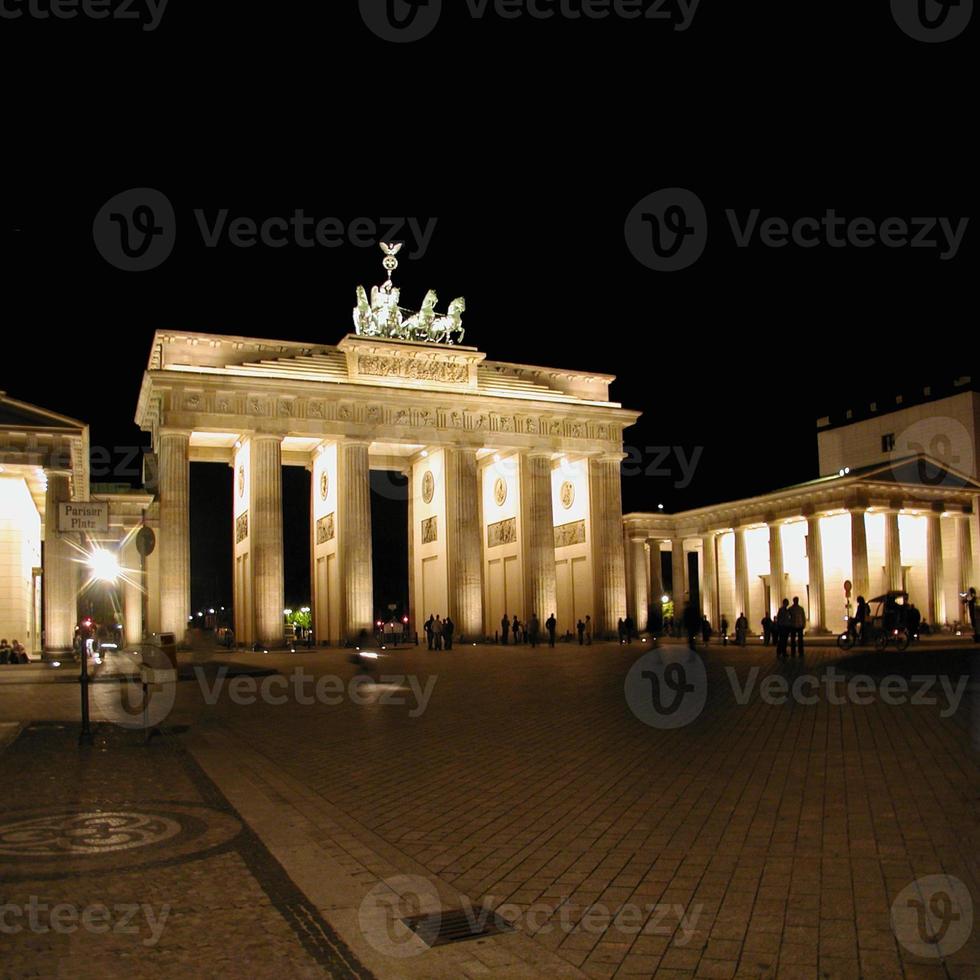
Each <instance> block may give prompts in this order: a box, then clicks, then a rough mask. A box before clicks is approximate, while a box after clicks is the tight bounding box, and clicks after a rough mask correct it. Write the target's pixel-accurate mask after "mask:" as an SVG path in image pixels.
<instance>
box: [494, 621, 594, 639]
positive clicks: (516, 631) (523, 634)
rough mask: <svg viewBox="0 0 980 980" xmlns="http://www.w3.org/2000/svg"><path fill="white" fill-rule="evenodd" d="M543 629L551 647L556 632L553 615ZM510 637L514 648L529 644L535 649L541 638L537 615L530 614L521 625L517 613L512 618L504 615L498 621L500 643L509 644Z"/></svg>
mask: <svg viewBox="0 0 980 980" xmlns="http://www.w3.org/2000/svg"><path fill="white" fill-rule="evenodd" d="M585 618H586V619H588V618H589V617H588V616H586V617H585ZM544 628H545V629H546V630H547V631H548V646H550V647H553V646H554V645H555V636H556V634H557V632H558V620H557V619H555V614H554V613H552V614H551V615H550V616H549V617H548V618H547V619H546V620H545V621H544ZM511 635H513V642H514V645H515V646H516V645H517V644H519V643H530V644H531V646H532V647H536V646H537V645H538V641H539V640H540V638H541V623H540V621H539V620H538V614H537V613H531V618H530V619H529V620H528V621H527V622H526V623H522V622H521V621H520V620H519V619H518V618H517V613H514V616H513V618H510V617H509V616H508V615H507V613H504V615H503V617H502V619H501V620H500V642H501V643H502V644H503V645H504V646H507V644H508V642H510V640H509V639H508V638H509V637H510V636H511ZM580 640H581V636H580ZM590 642H591V640H590Z"/></svg>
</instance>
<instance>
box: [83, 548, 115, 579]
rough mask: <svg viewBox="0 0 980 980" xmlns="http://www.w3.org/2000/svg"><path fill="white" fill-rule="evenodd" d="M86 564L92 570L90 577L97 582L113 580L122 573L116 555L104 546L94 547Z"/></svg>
mask: <svg viewBox="0 0 980 980" xmlns="http://www.w3.org/2000/svg"><path fill="white" fill-rule="evenodd" d="M86 564H87V565H88V567H89V569H90V570H91V572H92V578H93V579H95V580H96V581H98V582H115V581H117V579H118V578H119V576H120V574H121V573H122V569H121V568H120V567H119V558H118V557H117V555H116V554H115V553H113V552H111V551H106V550H105V549H104V548H96V549H95V550H94V551H93V552H91V554H90V555H89V556H88V561H87V562H86Z"/></svg>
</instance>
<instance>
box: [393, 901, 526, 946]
mask: <svg viewBox="0 0 980 980" xmlns="http://www.w3.org/2000/svg"><path fill="white" fill-rule="evenodd" d="M402 922H404V923H405V925H406V926H408V928H409V929H411V930H412V932H414V933H415V934H416V935H417V936H418V937H419V939H421V940H422V942H424V943H425V944H426V946H445V945H446V944H447V943H461V942H465V941H466V940H467V939H482V938H483V937H484V936H496V935H499V934H501V933H505V932H513V931H514V928H513V926H511V925H510V924H509V923H508V922H507V921H506V920H505V919H502V918H501V917H500V916H499V915H497V914H496V913H495V912H491V911H490V910H489V909H484V908H466V909H444V910H443V911H441V912H430V913H427V914H424V915H411V916H409V917H408V918H407V919H402Z"/></svg>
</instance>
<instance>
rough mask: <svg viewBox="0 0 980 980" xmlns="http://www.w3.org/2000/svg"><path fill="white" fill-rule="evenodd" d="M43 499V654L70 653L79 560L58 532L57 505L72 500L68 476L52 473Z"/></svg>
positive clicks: (75, 611)
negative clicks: (68, 651) (74, 558)
mask: <svg viewBox="0 0 980 980" xmlns="http://www.w3.org/2000/svg"><path fill="white" fill-rule="evenodd" d="M46 475H47V478H48V488H47V491H46V492H45V495H44V571H43V575H42V577H41V588H42V590H43V595H44V651H45V653H47V652H49V651H50V652H51V653H60V652H63V651H65V650H70V649H71V647H72V639H73V637H74V632H75V620H76V619H77V615H78V600H77V593H76V582H77V577H78V576H77V573H78V563H77V562H76V561H73V560H72V559H73V557H79V556H78V555H77V553H76V552H75V550H74V549H73V548H72V547H71V545H69V544H68V542H67V540H66V539H65V538H63V537H62V536H61V534H60V533H59V531H58V504H60V503H67V502H68V501H69V500H71V489H70V483H69V479H68V474H67V473H58V472H53V471H50V472H48V473H47V474H46Z"/></svg>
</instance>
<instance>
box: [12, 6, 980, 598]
mask: <svg viewBox="0 0 980 980" xmlns="http://www.w3.org/2000/svg"><path fill="white" fill-rule="evenodd" d="M861 7H862V9H857V8H856V7H855V6H851V7H842V6H841V5H822V6H813V7H810V8H806V9H804V8H798V7H795V6H794V5H785V4H784V5H778V6H777V5H773V4H767V5H751V6H750V5H745V4H716V5H714V6H710V7H709V6H707V5H705V6H703V7H702V8H701V9H700V10H699V11H698V14H697V16H696V18H695V21H694V23H693V24H692V26H691V27H690V29H688V30H687V31H685V32H673V31H671V30H670V29H669V27H664V26H663V25H661V24H657V23H652V22H651V23H645V22H630V23H629V24H624V23H621V22H616V21H615V20H610V21H603V22H574V23H573V22H562V21H561V20H559V19H556V20H553V21H546V22H537V21H533V22H532V21H527V20H525V21H523V22H502V21H499V20H485V21H473V20H472V19H470V18H469V17H468V16H467V15H466V14H465V13H464V12H463V10H464V8H463V7H462V6H459V7H457V6H455V5H454V6H452V7H451V8H447V10H446V12H445V14H444V17H443V21H442V22H441V23H440V26H439V27H438V28H437V30H436V32H435V33H434V34H433V35H432V36H431V37H430V38H428V39H426V40H425V41H421V42H418V43H416V44H406V45H392V44H385V43H383V42H381V41H380V40H378V39H376V38H375V37H374V36H373V35H371V34H370V33H369V32H368V31H367V30H366V28H365V27H364V25H363V23H362V22H361V21H360V18H359V17H358V15H357V12H356V6H355V5H353V4H351V5H340V4H335V5H329V7H328V8H327V9H325V10H322V11H313V10H312V9H307V8H306V7H304V8H300V7H295V8H292V7H291V8H283V7H276V8H273V7H269V6H264V7H261V8H259V7H256V8H254V9H243V8H242V7H241V6H240V5H230V4H229V5H220V4H217V5H214V6H213V7H212V6H210V5H209V9H208V10H206V11H204V10H201V9H200V5H194V6H193V7H187V6H177V5H176V4H174V5H173V6H172V7H171V8H169V9H168V10H167V11H166V13H165V14H164V17H163V19H162V21H161V24H160V27H159V28H158V29H157V30H155V31H153V32H141V31H139V30H138V29H136V28H135V27H133V26H132V25H129V24H124V23H121V22H120V23H116V22H92V21H85V20H84V19H79V20H76V21H63V22H60V21H59V22H56V21H37V20H32V19H30V18H23V19H21V20H18V21H6V22H4V23H3V24H2V26H3V39H2V43H3V44H4V45H5V49H4V54H5V57H4V58H3V59H2V60H0V73H2V75H0V80H2V81H3V84H4V91H5V92H6V93H8V98H7V100H6V102H7V111H6V120H5V123H4V136H5V140H4V152H3V168H4V180H3V185H2V194H3V200H4V206H3V211H2V224H0V235H2V248H3V253H2V263H3V265H2V268H3V283H4V288H3V292H2V296H3V310H4V316H3V324H4V338H5V339H4V341H3V348H2V349H3V369H2V382H0V388H3V389H5V390H7V391H8V392H9V393H11V394H12V395H13V396H15V397H20V398H23V399H25V400H27V401H32V402H37V403H40V404H42V405H46V406H49V407H51V408H53V409H55V410H58V411H61V412H65V413H67V414H69V415H73V416H77V417H79V418H82V419H84V420H86V421H88V422H89V423H90V424H91V426H92V442H93V445H94V446H97V447H104V448H105V449H106V450H107V451H108V452H109V453H110V454H111V456H112V458H113V460H114V463H113V466H111V467H109V469H110V471H111V472H109V473H107V474H106V475H105V476H104V477H101V476H97V477H94V478H95V479H105V480H114V479H120V478H121V479H124V480H125V479H127V478H128V474H120V473H119V472H118V471H119V468H120V464H121V462H122V460H123V459H124V458H125V456H126V454H127V450H126V447H132V446H142V445H145V444H146V441H147V438H146V436H145V434H142V433H140V432H139V431H138V429H137V428H136V426H135V425H134V424H133V421H132V420H133V415H134V411H135V407H136V399H137V395H138V391H139V385H140V379H141V373H142V370H143V368H144V367H145V364H146V359H147V356H148V353H149V344H150V339H151V337H152V335H153V331H154V330H155V329H186V330H201V331H213V332H217V333H229V334H244V335H252V336H260V337H269V338H287V339H295V340H304V341H317V342H323V343H334V342H336V341H337V340H339V339H340V337H341V336H342V335H343V334H344V333H345V332H347V330H348V329H349V327H350V323H351V320H350V310H351V306H352V305H353V291H354V287H355V285H357V284H358V283H363V284H365V285H366V286H371V285H372V284H374V283H376V282H379V281H380V279H379V271H380V267H379V253H378V250H377V249H376V247H373V246H372V247H365V248H359V247H356V246H355V245H353V244H350V243H347V244H344V245H342V246H341V247H338V248H331V249H328V248H323V247H314V248H308V249H304V248H300V247H297V246H295V245H287V246H286V247H283V248H278V249H273V248H269V247H266V246H263V245H256V246H254V247H252V248H239V247H234V246H232V245H231V244H229V243H228V242H227V240H225V241H223V242H222V243H221V244H219V245H218V246H217V247H215V248H209V247H207V246H206V245H205V244H204V242H203V240H202V236H201V233H200V232H199V230H198V228H197V225H196V221H195V218H194V214H193V212H194V210H195V209H203V210H204V211H205V212H206V213H207V215H208V216H209V218H210V217H213V216H214V214H215V213H216V212H217V211H219V210H220V209H223V208H227V209H228V211H229V215H230V217H235V216H247V217H250V218H253V219H256V220H262V219H264V218H267V217H271V216H284V217H288V216H290V215H292V214H293V213H294V211H296V210H297V209H302V210H304V211H305V212H306V214H307V215H311V216H313V217H316V218H327V217H336V218H340V219H343V220H344V221H345V222H350V221H352V220H353V219H355V218H357V217H368V218H373V219H378V218H381V217H386V216H406V217H407V216H411V217H414V218H416V219H418V220H420V221H422V222H424V221H426V220H427V219H430V218H436V219H437V223H436V226H435V231H434V235H433V237H432V241H431V244H430V246H429V248H428V250H427V251H426V252H425V254H424V255H422V256H420V257H418V258H415V259H411V258H405V257H404V255H403V257H402V258H403V261H402V266H401V268H400V270H399V272H398V274H397V278H398V281H399V282H400V283H401V285H402V288H403V294H402V295H403V299H404V300H406V301H407V302H408V305H412V302H413V301H417V300H418V299H420V298H421V296H422V294H423V293H424V291H425V290H426V289H428V288H435V289H437V290H438V291H439V293H440V296H441V297H442V299H443V300H444V301H445V300H448V299H449V298H450V297H452V296H455V295H459V294H462V295H465V296H466V299H467V304H468V310H467V314H466V317H465V323H466V327H467V336H466V340H467V343H473V344H474V345H476V346H478V347H479V348H480V349H481V350H483V351H485V352H486V353H487V355H488V357H490V358H492V359H499V360H514V361H523V362H530V363H537V364H544V365H554V366H567V367H572V368H583V369H594V370H596V371H602V372H607V373H610V374H615V375H616V376H617V381H616V383H615V384H614V386H613V389H612V394H613V397H614V398H615V399H617V400H619V401H621V402H622V403H624V404H625V405H627V406H629V407H631V408H635V409H638V410H641V411H642V412H643V418H642V419H641V421H640V423H639V424H638V425H637V426H636V427H635V428H634V429H633V430H631V431H629V432H628V434H627V441H628V443H629V444H630V445H631V446H635V447H637V449H638V451H639V452H640V453H641V454H642V457H643V459H644V461H645V465H649V464H650V463H652V462H653V461H654V458H655V453H654V451H653V450H648V449H647V447H658V446H680V447H682V448H681V451H682V453H683V454H684V456H685V458H687V459H690V458H691V456H692V454H693V453H700V455H699V457H698V459H699V462H698V465H697V468H696V470H695V472H694V475H693V478H692V479H691V481H690V483H689V485H687V486H686V487H679V486H677V484H678V483H679V482H681V480H682V478H683V476H682V473H681V469H680V466H679V463H678V462H677V456H676V455H673V454H672V455H671V456H670V457H668V459H667V460H666V461H665V462H664V463H663V465H666V466H670V467H672V469H673V472H672V474H671V475H670V476H650V475H647V476H633V477H629V478H625V479H624V482H623V495H624V507H625V508H626V509H627V510H631V509H650V508H653V507H654V506H655V505H656V504H657V503H658V502H662V503H664V504H665V507H666V508H667V509H668V510H678V509H682V508H687V507H691V506H698V505H701V504H706V503H711V502H714V501H720V500H724V499H731V498H734V497H739V496H744V495H748V494H753V493H757V492H764V491H766V490H769V489H773V488H775V487H777V486H780V485H785V484H788V483H793V482H797V481H800V480H805V479H808V478H810V477H812V476H814V475H816V453H815V446H816V441H815V427H814V421H815V419H816V418H817V417H818V416H819V415H823V414H826V413H828V412H833V411H839V410H841V409H843V408H846V407H849V406H851V405H852V404H855V405H856V404H860V403H863V402H865V401H870V400H872V399H873V398H875V397H879V398H880V397H882V396H883V395H885V396H890V395H892V394H894V393H896V392H898V391H902V390H912V389H914V388H917V387H921V385H923V384H927V383H930V382H933V383H939V382H941V381H947V380H949V379H950V378H952V377H954V376H956V375H960V374H967V373H971V371H972V372H973V373H976V365H975V354H974V353H973V351H974V350H975V345H971V342H970V340H969V337H970V335H971V333H973V332H974V331H975V328H974V326H973V324H972V322H971V321H970V319H969V317H968V315H967V312H966V311H967V309H968V307H967V295H968V294H967V287H968V281H969V271H970V265H969V262H968V258H967V256H968V254H969V253H970V252H971V251H972V249H971V239H972V234H973V231H974V229H972V228H969V227H968V229H967V232H966V238H965V243H964V245H963V247H962V248H961V250H960V253H959V255H958V256H957V257H956V258H955V259H952V260H949V261H942V260H941V259H940V258H939V257H938V254H937V252H938V251H939V250H938V249H908V248H905V249H885V248H883V247H881V246H875V247H872V248H868V249H858V248H854V247H848V248H843V249H839V250H834V249H828V248H823V247H820V248H814V249H809V250H806V249H800V248H796V247H793V246H790V247H786V248H782V249H772V248H765V247H763V246H761V245H759V244H755V245H752V246H750V247H748V248H738V247H736V246H735V244H734V242H733V238H732V234H731V232H730V231H729V229H728V225H727V222H726V219H725V214H724V212H725V210H726V209H734V211H735V212H736V213H737V214H738V215H739V216H740V217H744V216H745V214H746V213H747V212H749V211H750V210H751V209H753V208H759V209H760V210H761V214H762V216H763V217H767V216H782V217H786V218H789V219H793V218H796V217H800V216H816V217H820V216H822V215H823V214H824V213H825V212H826V211H827V209H829V208H834V209H835V210H836V211H837V212H838V213H839V214H841V215H843V216H846V217H848V218H854V217H858V216H867V217H870V218H872V219H875V220H878V221H880V220H882V219H884V218H887V217H892V216H897V217H903V218H912V217H914V216H920V215H921V216H948V217H950V218H954V219H956V218H959V217H961V216H963V215H967V214H969V210H970V200H971V197H970V195H969V189H970V186H969V185H970V183H971V182H972V173H973V172H974V171H975V158H974V157H973V154H972V151H971V150H969V149H968V147H969V146H970V145H971V143H972V140H970V135H971V134H970V132H969V131H970V129H971V124H969V123H968V118H969V115H968V112H967V106H968V102H967V98H968V92H969V87H968V85H967V82H966V78H967V76H966V73H965V70H966V61H965V55H964V50H963V39H960V40H957V41H951V42H947V43H945V44H937V45H930V44H922V43H917V42H914V41H912V40H911V39H909V38H908V37H906V36H905V35H904V34H903V33H901V32H900V31H899V30H898V29H897V28H896V26H895V24H894V23H893V22H892V20H891V18H890V15H889V11H888V5H887V4H876V5H861ZM333 8H339V9H333ZM863 8H867V9H863ZM879 8H880V9H879ZM968 33H969V32H968ZM967 36H968V35H967ZM673 186H677V187H684V188H689V189H690V190H692V191H694V192H695V193H696V194H697V195H698V196H699V197H700V198H701V199H702V201H703V202H704V205H705V208H706V210H707V213H708V219H709V229H710V230H709V237H708V243H707V248H706V250H705V253H704V255H703V256H702V257H701V259H700V260H699V261H698V262H697V263H696V264H695V265H694V266H692V267H691V268H689V269H686V270H683V271H681V272H676V273H657V272H653V271H651V270H649V269H647V268H645V267H643V266H642V265H640V264H639V263H638V262H637V261H636V260H635V259H634V258H633V256H632V255H631V253H630V251H629V249H628V248H627V246H626V242H625V239H624V233H623V226H624V221H625V218H626V215H627V213H628V212H629V211H630V209H631V208H632V207H633V205H634V204H636V202H637V201H638V200H640V199H641V198H642V197H644V196H645V195H647V194H649V193H651V192H652V191H655V190H657V189H659V188H662V187H673ZM132 187H152V188H156V189H158V190H160V191H161V192H163V193H164V194H165V195H166V196H167V198H168V199H169V200H170V201H171V203H172V205H173V207H174V211H175V214H176V224H177V239H176V246H175V249H174V251H173V253H172V255H171V256H170V257H169V258H168V259H167V260H166V261H165V262H164V263H163V264H162V265H161V266H159V267H158V268H156V269H153V270H151V271H147V272H140V273H133V272H122V271H119V270H118V269H116V268H114V267H112V266H111V265H109V264H108V263H107V262H106V261H105V260H104V259H103V258H102V257H101V256H100V255H99V253H98V252H97V250H96V248H95V247H94V244H93V239H92V221H93V218H94V216H95V214H96V212H97V211H98V210H99V208H100V207H101V206H102V205H103V204H104V203H105V202H106V201H107V200H108V199H109V198H111V197H112V196H113V195H115V194H117V193H119V192H121V191H124V190H126V189H128V188H132ZM401 237H406V236H405V235H404V234H403V235H402V236H401ZM406 250H407V247H406ZM209 469H211V468H209ZM217 469H220V468H217ZM222 479H225V475H222V474H220V473H219V474H218V475H215V476H202V477H200V478H198V477H195V485H196V489H195V493H196V498H195V506H196V507H201V508H203V509H202V511H201V513H202V515H204V516H203V517H201V518H199V520H200V525H199V526H200V527H201V528H212V527H213V526H215V520H211V518H210V512H209V511H208V510H207V507H208V505H209V504H208V502H209V500H213V499H214V494H213V493H210V492H206V491H204V490H201V489H200V487H199V486H198V484H199V485H200V486H205V485H209V486H210V484H208V481H209V480H211V481H212V483H213V482H214V481H217V485H218V486H219V487H220V480H222ZM212 489H213V486H212ZM301 489H302V488H300V489H299V490H297V489H295V488H292V489H290V487H287V494H294V493H299V492H301ZM215 513H216V514H217V516H221V515H220V514H218V512H215ZM222 520H223V517H222ZM196 526H198V525H196ZM217 526H220V524H218V525H217ZM195 533H197V532H195ZM208 533H214V532H213V530H212V531H205V530H202V531H201V535H202V538H201V540H202V541H204V540H208V538H207V534H208ZM195 553H196V554H203V555H205V556H208V555H212V556H213V555H215V554H218V555H219V557H220V552H215V549H214V548H212V547H209V546H204V545H198V546H197V547H196V552H195ZM209 560H210V559H208V558H207V557H204V558H198V559H197V561H196V566H195V569H194V578H195V591H196V595H197V596H198V597H199V598H200V600H201V601H208V600H207V598H206V597H205V593H206V592H208V591H209V589H210V588H212V587H209V586H207V584H206V583H207V582H208V581H214V582H215V584H214V586H213V589H214V590H215V591H217V592H220V591H221V590H222V589H223V588H224V587H225V584H226V581H227V569H224V566H223V564H222V563H221V562H218V563H217V564H216V565H215V567H214V568H212V567H211V565H210V564H208V562H209ZM292 561H293V567H295V568H300V569H301V567H302V560H301V559H299V558H294V559H292ZM221 576H225V578H224V579H222V578H221ZM295 577H296V576H295V574H293V580H294V583H295ZM300 578H301V573H300ZM223 583H224V584H223ZM290 584H291V583H290V582H289V581H287V592H288V590H289V587H290ZM295 587H297V588H302V582H301V581H300V583H299V585H298V586H295ZM392 588H393V589H394V588H395V586H394V585H393V586H392ZM297 598H298V597H297ZM195 601H197V598H196V599H195ZM379 601H380V600H379Z"/></svg>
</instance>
